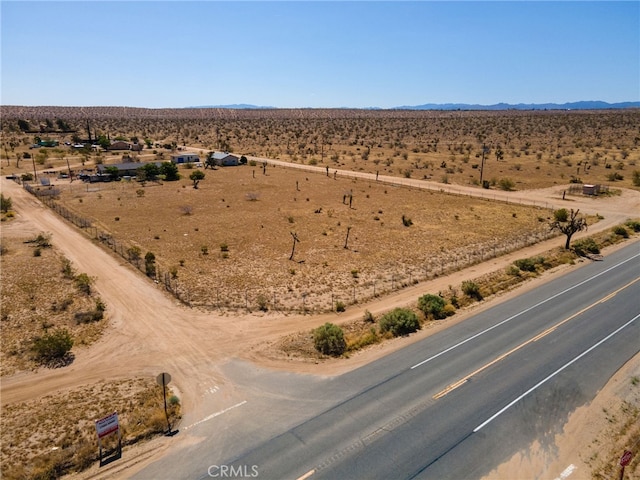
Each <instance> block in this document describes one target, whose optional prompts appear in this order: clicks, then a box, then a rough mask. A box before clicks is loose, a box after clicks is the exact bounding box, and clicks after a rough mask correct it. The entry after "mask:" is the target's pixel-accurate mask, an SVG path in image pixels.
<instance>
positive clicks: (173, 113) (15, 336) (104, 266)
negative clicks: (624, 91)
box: [0, 106, 640, 478]
mask: <svg viewBox="0 0 640 480" xmlns="http://www.w3.org/2000/svg"><path fill="white" fill-rule="evenodd" d="M0 108H1V113H2V149H1V152H0V154H1V158H0V171H1V172H2V176H3V177H6V176H7V175H11V176H14V177H16V179H17V180H18V181H19V182H21V183H23V184H24V183H26V184H29V185H32V189H33V191H34V193H35V195H31V194H30V193H28V192H27V191H26V190H24V189H23V188H22V186H21V185H19V183H16V182H14V181H11V180H7V179H6V178H3V180H2V187H3V188H2V190H3V196H4V197H5V198H10V199H11V201H12V205H11V208H8V209H7V211H5V212H4V213H3V217H2V221H3V223H2V238H1V240H2V257H1V260H2V322H3V323H2V326H3V329H2V332H3V333H2V352H1V355H2V356H1V358H2V385H3V386H2V409H3V429H2V445H3V447H2V465H3V471H2V475H3V477H5V478H25V477H27V478H38V477H37V476H38V475H41V474H45V473H46V472H53V473H51V475H54V476H59V475H61V474H62V473H69V472H71V471H74V470H78V469H82V468H85V467H87V466H89V465H91V463H92V461H94V460H95V457H94V456H92V455H91V453H89V452H91V451H92V448H93V446H92V445H91V430H92V428H93V425H92V422H91V421H88V420H87V418H89V419H92V418H93V417H99V416H100V415H101V412H100V408H102V409H103V410H104V409H105V408H108V407H107V406H106V405H105V406H102V407H100V408H96V409H95V410H92V411H89V410H87V407H86V406H84V407H82V406H80V407H79V409H78V411H77V412H75V413H73V415H74V416H69V417H65V415H63V414H62V413H60V414H59V415H60V418H64V420H62V423H67V424H68V429H69V430H70V431H74V429H75V431H76V433H77V435H80V436H81V437H82V438H83V440H82V442H81V443H78V444H77V445H74V442H73V441H71V440H69V438H70V435H71V433H60V432H59V431H54V430H53V429H49V430H48V429H47V427H46V424H45V427H44V431H41V432H39V433H38V435H33V436H32V437H37V438H31V440H29V435H27V434H26V433H25V432H28V431H30V429H32V428H33V426H30V425H29V424H21V423H19V422H15V423H14V422H8V421H7V420H6V419H7V418H12V419H13V418H19V417H21V416H23V415H24V414H23V413H20V412H26V411H39V409H41V408H43V405H45V404H48V403H52V402H53V403H55V402H60V399H61V398H62V396H64V395H70V394H72V395H74V396H77V397H82V398H85V399H90V398H94V397H95V396H98V392H100V391H104V390H106V389H114V390H117V391H118V392H119V394H118V396H120V397H122V398H123V399H125V400H124V404H122V405H121V406H119V407H118V408H119V410H120V411H122V412H123V417H124V419H125V420H124V421H125V422H126V425H127V427H126V429H127V430H126V431H127V433H128V434H129V435H128V438H129V440H130V441H132V442H133V441H135V440H138V439H141V438H147V437H149V436H150V435H153V434H157V433H161V432H162V429H163V425H162V421H161V420H162V416H161V415H160V416H159V413H158V408H160V406H161V405H160V401H159V400H158V398H159V397H158V396H157V393H158V389H157V386H156V385H155V384H154V376H153V374H152V373H153V372H156V373H157V370H158V368H161V365H163V361H164V360H165V359H166V352H167V351H169V350H173V351H184V352H190V353H188V354H187V353H184V355H179V356H177V358H175V359H172V360H171V362H170V364H171V366H172V367H173V369H174V371H175V372H177V373H184V372H186V371H188V370H189V367H190V366H191V365H199V364H201V363H203V362H204V361H206V362H212V363H213V364H215V362H219V361H220V360H221V359H224V358H229V357H233V356H245V357H248V358H251V359H252V360H253V361H256V362H262V363H263V364H265V365H269V366H271V367H273V368H290V369H297V370H298V371H308V372H312V373H314V372H315V373H318V372H320V371H322V373H323V374H328V373H332V374H336V373H339V372H340V371H343V370H344V369H345V368H354V367H355V366H356V365H357V362H361V361H365V359H369V360H370V359H372V358H373V355H372V353H371V351H372V350H371V349H369V350H366V349H365V351H363V352H362V354H356V355H355V357H356V358H355V361H354V359H352V358H349V359H331V358H326V357H323V356H318V355H313V352H310V353H309V355H308V356H307V357H306V358H305V355H304V354H303V355H298V354H299V353H300V352H301V351H302V352H304V351H305V348H298V347H299V346H295V348H293V349H292V350H291V351H289V352H287V348H289V347H287V344H289V345H290V344H291V342H292V340H291V339H294V340H293V342H294V343H295V342H297V341H298V340H299V339H300V338H301V336H302V337H305V336H307V337H308V336H309V332H310V331H311V329H312V328H315V327H317V326H318V325H321V324H323V323H324V322H325V321H328V320H330V321H332V322H335V323H337V324H341V325H344V326H345V330H347V331H349V328H351V327H350V326H353V325H354V324H356V323H358V322H361V319H362V317H363V311H364V310H365V309H366V310H367V311H369V310H370V311H371V312H373V314H375V315H378V314H380V313H383V312H385V311H388V310H390V309H391V308H393V307H395V306H408V307H410V308H413V309H415V303H416V300H417V298H418V296H419V295H420V294H422V293H432V294H441V295H442V296H446V295H449V296H450V295H451V292H452V291H454V290H455V291H458V290H460V284H461V283H462V282H463V281H465V280H475V281H478V282H479V280H478V279H480V278H482V277H483V276H487V275H489V274H491V273H492V272H500V273H501V274H504V272H505V271H506V269H507V268H508V267H510V266H511V265H513V262H514V261H515V260H517V259H523V258H529V257H531V258H533V257H535V256H538V257H541V256H542V257H545V258H547V259H549V258H551V257H554V258H556V257H557V258H560V259H561V260H558V263H557V264H554V266H555V268H554V270H552V271H554V272H555V271H558V270H562V269H566V268H573V266H574V265H575V264H576V262H578V263H579V262H581V261H585V260H584V259H580V258H578V257H577V256H566V255H565V252H563V249H562V245H563V238H562V237H561V236H559V233H558V232H557V231H552V230H551V229H550V228H549V224H550V222H551V221H552V219H553V217H554V208H558V207H557V206H558V205H562V206H566V208H571V209H576V210H577V209H580V211H581V212H583V213H584V215H585V218H586V221H587V223H588V225H589V228H588V231H587V232H581V233H579V234H577V235H576V237H575V239H581V238H585V237H586V236H587V235H589V236H593V238H596V239H597V240H596V241H597V242H598V243H599V244H600V245H601V246H602V247H603V248H604V247H606V246H608V245H611V244H617V243H618V242H620V241H629V240H628V239H627V238H625V237H624V235H622V234H621V233H620V232H621V230H620V228H623V229H625V231H626V232H628V235H627V236H628V237H631V239H632V240H636V239H637V234H636V233H635V232H634V229H633V228H631V227H624V224H625V222H628V221H629V220H634V219H635V220H636V221H637V217H638V212H639V211H640V200H639V198H640V169H639V168H638V167H637V162H638V161H639V160H640V130H639V128H638V125H640V111H638V110H633V109H632V110H620V111H584V112H582V111H581V112H566V111H548V112H547V111H536V112H528V111H527V112H515V111H507V112H409V111H362V110H265V111H254V110H224V109H180V110H170V109H167V110H164V109H162V110H151V109H133V108H113V107H111V108H108V107H95V108H71V107H69V108H65V107H7V106H2V107H0ZM36 136H37V137H39V138H40V140H43V139H45V141H55V142H57V143H58V144H57V145H56V146H52V147H40V148H33V145H34V143H35V137H36ZM101 136H103V137H108V138H109V139H110V140H116V139H120V141H126V142H128V143H130V144H131V145H141V146H142V147H143V148H141V149H140V150H139V151H131V150H126V151H117V152H115V151H102V150H101V149H94V148H74V147H73V145H74V144H76V145H77V144H78V142H79V141H81V140H82V139H85V138H86V137H89V138H91V137H93V138H98V137H101ZM65 143H68V144H69V145H65ZM178 151H190V152H197V153H199V155H200V157H201V159H202V160H204V159H205V158H206V156H207V155H208V153H209V152H212V151H228V152H235V153H236V154H237V155H246V156H247V157H249V161H248V163H247V164H246V165H240V166H237V167H217V168H214V169H209V168H207V169H204V168H203V167H202V166H200V167H199V166H197V165H191V164H187V165H181V166H180V169H179V172H180V176H181V178H180V179H179V180H176V181H168V180H166V179H159V180H157V181H146V182H144V183H140V182H137V181H135V180H133V179H129V180H122V181H117V182H105V183H88V182H81V181H79V180H77V174H78V172H80V171H82V170H84V171H90V170H93V169H95V168H96V167H97V166H98V165H109V164H115V163H121V162H123V161H128V162H133V163H140V164H141V165H142V164H143V163H145V162H151V161H154V162H155V161H158V162H165V161H168V160H169V159H170V155H171V154H172V153H175V152H178ZM262 159H265V161H266V160H267V159H268V160H270V163H268V164H265V163H263V160H262ZM275 161H280V162H284V164H282V163H276V162H275ZM303 168H305V169H303ZM196 170H201V171H202V172H203V173H204V178H203V179H202V180H201V181H200V183H199V184H198V188H194V184H193V182H192V181H191V180H190V179H189V176H190V174H191V173H192V172H193V171H196ZM346 172H349V174H346ZM30 176H31V179H29V177H30ZM74 177H75V179H74ZM43 179H44V180H46V181H44V182H43V181H42V180H43ZM403 182H405V184H403ZM409 182H415V183H409ZM584 184H595V185H601V186H602V188H601V193H602V194H601V195H598V196H585V195H583V185H584ZM56 212H57V213H56ZM65 218H67V219H71V220H73V223H72V222H70V221H67V220H65ZM74 224H75V225H74ZM614 227H617V228H618V230H617V232H618V233H616V231H614V230H612V229H614ZM598 234H599V235H600V236H598ZM36 251H37V252H38V253H37V254H36ZM540 263H544V262H542V261H541V262H540ZM114 264H118V268H117V269H114V268H112V267H113V265H114ZM150 265H151V266H152V267H153V268H150ZM556 265H559V267H558V266H556ZM511 271H512V273H513V272H514V270H513V268H512V267H511ZM538 274H539V275H538ZM513 276H514V275H513V274H512V277H513ZM539 276H540V277H543V276H544V275H542V269H540V271H538V272H536V274H535V275H533V274H532V275H531V276H526V275H525V276H524V280H531V281H533V279H537V278H538V277H539ZM525 283H526V282H525ZM483 285H484V284H483ZM483 288H484V290H483V292H482V293H483V297H485V299H486V300H490V299H494V298H495V297H496V294H498V293H501V292H500V289H498V288H493V287H491V286H487V287H484V286H483ZM505 288H507V289H511V288H513V287H512V286H511V285H508V286H507V287H505ZM134 299H135V301H134ZM142 299H144V300H142ZM463 310H464V308H462V309H461V311H463ZM163 312H166V317H167V318H164V317H163ZM451 318H452V319H455V318H456V316H453V317H451ZM423 321H424V322H426V321H427V320H426V319H423ZM367 328H368V327H367ZM211 329H213V330H215V331H218V332H220V334H221V337H222V340H221V341H220V343H219V344H217V345H216V351H215V352H213V351H211V350H209V349H208V348H207V347H206V346H205V345H204V344H199V343H197V342H195V340H194V336H197V335H198V333H200V334H201V335H203V334H204V332H205V331H210V330H211ZM60 330H65V331H67V332H68V333H69V335H70V336H71V337H72V338H73V340H74V341H73V349H72V350H71V353H70V355H69V356H67V357H65V358H64V361H63V362H58V363H57V364H55V365H52V364H49V363H47V362H43V361H42V359H39V358H38V357H34V353H33V352H34V351H33V345H34V342H35V341H36V340H37V339H38V338H42V337H43V336H45V335H47V334H48V333H49V332H54V331H60ZM427 330H428V329H425V330H424V331H423V332H421V333H420V334H419V335H426V334H428V332H427ZM151 332H152V333H151ZM354 335H356V336H357V335H358V334H357V332H356V333H354ZM149 336H151V337H152V339H153V340H154V341H153V342H150V338H149ZM169 338H170V340H168V339H169ZM416 338H417V337H416ZM403 341H413V340H412V339H405V340H403ZM123 345H126V346H133V347H123ZM194 345H197V346H195V347H194ZM394 345H396V347H395V348H399V344H398V343H397V342H396V343H394ZM181 349H182V350H181ZM292 351H295V352H296V353H297V354H296V355H292V354H291V352H292ZM384 351H385V350H384V347H382V348H381V349H378V350H376V352H377V353H376V355H381V354H382V353H383V352H384ZM367 355H368V356H367ZM296 358H297V360H296ZM105 359H109V360H110V361H109V362H106V360H105ZM347 360H348V361H347ZM318 362H319V363H318ZM635 363H636V364H637V359H636V361H635ZM125 366H126V367H127V368H124V367H125ZM209 368H210V369H211V371H210V372H209V373H211V372H215V367H209ZM67 371H71V372H73V373H69V374H67V375H63V374H62V373H64V372H67ZM629 371H631V372H633V373H632V374H631V377H632V378H636V379H637V370H633V367H630V370H629ZM185 376H187V377H188V376H189V375H185ZM201 376H202V377H204V372H200V373H199V374H198V375H196V376H195V378H191V379H190V380H188V381H187V380H184V381H183V382H182V383H180V384H177V385H176V386H175V391H173V392H171V396H172V397H171V398H172V399H173V400H172V405H173V408H174V409H173V410H172V419H173V421H175V422H177V421H178V420H179V419H180V417H181V416H186V419H187V421H190V420H192V419H195V418H197V415H198V412H199V408H201V407H202V406H201V405H200V404H199V403H198V402H199V401H198V395H197V392H198V389H199V388H201V386H200V383H199V381H200V380H201V378H200V377H201ZM220 382H221V383H224V379H220ZM617 382H618V383H616V389H615V392H614V391H611V392H608V393H605V394H606V395H608V396H607V398H608V399H609V400H610V401H611V402H614V403H616V402H620V404H622V405H626V404H625V403H624V402H628V403H629V405H631V406H632V407H633V406H635V407H633V408H627V409H626V411H627V412H629V413H628V416H627V417H626V418H627V419H629V418H631V419H637V416H638V409H637V397H635V396H634V395H637V391H636V390H634V389H623V388H622V387H619V385H620V382H622V383H624V380H617ZM634 385H635V384H634ZM228 387H229V388H231V389H232V386H229V385H228ZM623 391H624V393H620V392H623ZM618 395H621V397H618ZM74 398H75V397H74ZM150 398H152V399H155V400H154V401H155V402H156V403H155V404H154V402H152V401H150V400H148V399H150ZM134 407H135V408H134ZM111 408H113V407H111ZM138 408H139V409H140V410H139V409H138ZM78 412H85V413H84V418H79V417H78V415H80V417H82V413H78ZM102 413H108V412H102ZM591 415H593V412H592V414H591ZM140 416H146V417H148V418H149V419H150V421H149V424H148V425H147V426H145V427H144V428H143V427H141V426H140V420H139V417H140ZM592 421H595V420H593V417H592V416H589V415H585V416H583V417H582V420H581V422H583V423H584V422H587V423H588V422H592ZM610 423H612V422H610ZM623 423H624V422H623ZM576 428H578V427H576ZM599 434H600V433H599V432H598V433H596V432H595V431H594V432H592V433H591V435H594V436H595V435H599ZM606 435H607V439H606V440H599V441H602V442H605V443H606V444H607V446H608V447H607V448H609V446H610V445H611V448H613V446H614V445H615V446H617V444H619V443H620V442H622V443H624V441H625V440H626V439H629V438H631V439H633V438H635V437H637V435H638V432H637V430H633V429H629V428H627V427H625V428H624V432H622V427H621V431H618V432H608V433H607V434H606ZM47 436H49V440H51V439H52V438H56V439H57V440H55V441H56V445H57V447H56V448H57V449H60V451H58V450H55V451H54V452H50V451H49V452H47V451H46V449H45V448H44V447H43V444H46V443H47V442H46V441H41V440H38V439H41V438H45V439H47ZM569 441H571V440H569ZM93 449H94V450H95V448H93ZM61 451H66V452H67V453H68V455H67V456H66V457H64V456H61ZM602 451H604V450H602ZM94 453H95V452H94ZM611 455H613V453H611ZM74 456H75V457H77V458H76V460H72V458H74ZM10 459H11V460H10ZM26 465H30V467H29V468H27V466H26ZM590 465H591V467H592V469H593V473H592V475H593V476H594V478H602V477H601V476H602V475H603V473H602V472H603V471H605V470H604V469H606V468H608V467H606V462H604V463H600V458H598V459H597V461H596V459H595V458H594V459H592V461H591V463H590ZM637 465H638V462H635V463H633V464H632V466H633V468H629V469H628V470H627V472H628V473H629V474H634V472H636V471H637ZM505 468H509V467H505ZM511 468H513V467H511Z"/></svg>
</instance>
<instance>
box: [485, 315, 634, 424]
mask: <svg viewBox="0 0 640 480" xmlns="http://www.w3.org/2000/svg"><path fill="white" fill-rule="evenodd" d="M638 318H640V314H638V315H636V316H635V317H633V318H632V319H631V320H629V321H628V322H627V323H625V324H624V325H622V326H621V327H619V328H617V329H616V330H614V331H613V332H611V333H610V334H609V335H607V336H606V337H604V338H603V339H602V340H600V341H599V342H598V343H596V344H595V345H592V346H591V347H589V348H588V349H587V350H585V351H584V352H582V353H581V354H580V355H578V356H577V357H575V358H574V359H573V360H571V361H570V362H567V363H565V364H564V365H563V366H562V367H560V368H559V369H558V370H556V371H555V372H553V373H552V374H551V375H549V376H548V377H547V378H545V379H544V380H541V381H540V382H538V383H537V384H536V385H534V386H533V387H531V388H530V389H529V390H527V391H526V392H524V393H523V394H522V395H520V396H519V397H518V398H516V399H515V400H513V401H512V402H511V403H509V404H508V405H507V406H505V407H503V408H502V409H501V410H499V411H498V412H497V413H495V414H494V415H493V416H491V417H490V418H489V419H487V420H485V421H484V422H483V423H481V424H480V425H478V426H477V427H476V428H474V429H473V433H476V432H477V431H478V430H480V429H481V428H483V427H485V426H486V425H487V424H489V423H490V422H492V421H493V420H495V419H496V418H497V417H498V416H499V415H502V414H503V413H504V412H505V411H507V410H508V409H509V408H511V407H513V406H514V405H515V404H516V403H518V402H519V401H520V400H522V399H523V398H524V397H526V396H527V395H529V394H530V393H531V392H533V391H534V390H535V389H536V388H538V387H539V386H541V385H542V384H544V383H546V382H547V381H549V380H550V379H552V378H553V377H555V376H556V375H557V374H558V373H560V372H561V371H563V370H564V369H565V368H567V367H569V366H570V365H572V364H573V363H575V362H577V361H578V360H580V359H581V358H582V357H584V356H585V355H586V354H587V353H589V352H590V351H591V350H593V349H595V348H597V347H599V346H600V345H602V344H603V343H604V342H606V341H607V340H609V339H610V338H611V337H613V336H614V335H616V334H617V333H618V332H620V331H621V330H623V329H624V328H626V327H628V326H629V325H631V324H632V323H633V322H635V321H636V320H637V319H638Z"/></svg>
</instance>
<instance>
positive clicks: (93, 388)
mask: <svg viewBox="0 0 640 480" xmlns="http://www.w3.org/2000/svg"><path fill="white" fill-rule="evenodd" d="M170 397H171V393H170V392H168V393H167V398H170ZM168 407H169V408H168V411H169V414H170V422H171V423H172V425H173V424H175V422H176V421H177V420H178V419H179V418H180V405H179V403H178V402H168ZM114 411H116V412H118V419H119V423H120V427H121V431H122V442H123V445H127V444H131V443H135V442H136V441H138V440H140V439H143V438H147V437H149V436H151V435H155V434H158V433H162V432H164V431H166V428H167V423H166V419H165V415H164V407H163V400H162V389H161V388H160V387H158V385H157V384H156V383H155V381H154V380H153V379H149V378H144V379H142V378H136V379H128V380H121V381H113V382H102V383H98V384H93V385H87V386H83V387H79V388H75V389H72V390H70V391H65V392H58V393H56V394H53V395H48V396H46V397H42V398H36V399H33V400H30V401H28V402H22V403H18V404H12V405H8V406H6V407H4V409H3V412H2V430H1V432H0V438H1V440H2V449H1V452H2V454H1V459H2V462H1V463H2V472H1V474H2V478H4V479H7V480H14V479H15V480H18V479H24V478H59V477H60V476H61V475H62V474H63V473H69V472H72V471H79V470H82V469H84V468H86V467H88V466H89V465H91V464H92V463H94V462H97V461H98V441H97V437H96V430H95V425H94V421H95V420H97V419H99V418H102V417H104V416H105V415H108V414H110V413H111V412H114ZM114 441H115V435H112V436H110V437H107V438H106V439H105V442H106V443H104V445H103V448H105V449H108V448H112V447H113V446H114V445H115V443H114Z"/></svg>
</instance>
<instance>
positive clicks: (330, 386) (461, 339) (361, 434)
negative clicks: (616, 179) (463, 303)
mask: <svg viewBox="0 0 640 480" xmlns="http://www.w3.org/2000/svg"><path fill="white" fill-rule="evenodd" d="M639 267H640V244H639V243H638V242H634V243H633V244H631V245H629V246H627V247H625V248H623V249H620V250H618V251H617V252H615V253H612V254H610V255H608V256H607V257H606V258H605V259H604V261H602V262H594V263H590V264H586V265H585V266H584V267H582V268H579V269H577V270H574V271H572V272H570V273H568V274H567V275H564V276H562V277H560V278H557V279H555V280H553V281H551V282H548V283H546V284H544V285H542V286H540V287H539V288H536V289H534V290H530V291H528V292H526V293H524V294H522V295H520V296H518V297H516V298H514V299H512V300H509V301H506V302H504V303H502V304H500V305H497V306H495V307H493V308H491V309H488V310H485V311H483V312H482V313H479V314H477V315H476V316H474V317H472V318H470V319H468V320H466V321H464V322H461V323H458V324H456V325H454V326H452V327H451V328H448V329H446V330H444V331H442V332H440V333H438V334H435V335H432V336H429V337H427V338H425V339H424V340H423V341H420V342H417V343H415V344H412V345H410V346H408V347H407V348H404V349H402V350H400V351H397V352H395V353H393V354H390V355H388V356H386V357H384V358H382V359H380V360H378V361H376V362H373V363H371V364H369V365H366V366H364V367H362V368H359V369H357V370H354V371H352V372H349V373H347V374H344V375H341V376H339V377H335V378H323V377H315V376H308V375H295V374H287V373H278V372H270V371H266V370H260V369H258V368H257V367H255V366H253V365H250V364H246V363H243V362H240V361H233V362H230V363H229V364H228V365H227V366H226V367H225V368H226V373H227V374H228V375H229V376H230V377H231V378H232V379H233V381H234V382H236V384H237V385H238V388H240V389H243V390H244V392H245V393H246V396H247V399H246V401H243V402H240V403H238V404H235V405H233V406H232V407H230V408H228V409H226V410H225V411H222V412H218V414H216V415H214V416H212V417H211V418H209V419H206V420H207V421H204V422H201V423H199V424H198V425H193V426H185V429H190V430H191V435H193V436H194V438H197V441H195V442H191V443H190V444H189V445H188V446H186V447H184V448H182V449H180V450H178V451H175V452H171V453H170V454H168V455H166V456H164V457H163V458H162V459H160V460H158V461H157V462H155V463H152V464H151V465H149V466H148V467H146V468H145V469H143V470H142V471H140V472H138V474H137V475H136V478H201V479H204V478H260V479H293V480H296V479H300V478H305V479H312V480H315V479H319V478H324V479H350V478H353V479H376V478H380V479H405V478H421V479H431V478H433V479H446V478H451V479H464V478H479V477H481V476H482V475H484V474H486V473H488V472H490V471H491V470H492V469H493V468H495V467H496V466H497V465H499V464H500V463H501V462H502V461H504V460H506V459H508V458H510V457H511V456H512V455H513V454H514V453H516V452H517V451H519V450H521V449H526V448H527V446H528V445H530V444H531V443H532V442H533V441H538V442H539V444H540V445H541V447H542V448H543V449H545V451H547V452H548V454H549V455H553V453H554V452H553V450H554V436H555V435H556V434H557V433H559V432H560V431H562V427H563V425H564V423H565V422H566V421H567V419H568V416H569V415H570V413H571V412H572V411H574V410H575V409H576V408H577V407H579V406H581V405H584V404H586V403H588V402H589V401H590V400H591V399H593V397H595V395H596V393H597V391H598V390H599V389H600V388H601V387H602V386H603V385H604V384H605V383H606V382H607V380H608V379H609V378H610V377H611V376H612V375H613V374H614V373H615V372H616V370H618V369H619V368H620V367H621V366H622V365H623V364H624V363H625V362H626V361H628V360H629V359H631V358H632V357H633V356H634V355H636V354H637V353H638V351H639V349H640V341H639V340H640V325H639V324H640V277H638V272H640V268H639ZM558 474H560V472H558Z"/></svg>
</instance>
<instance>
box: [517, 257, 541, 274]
mask: <svg viewBox="0 0 640 480" xmlns="http://www.w3.org/2000/svg"><path fill="white" fill-rule="evenodd" d="M513 264H514V265H515V266H516V267H518V268H519V269H520V270H522V271H523V272H535V271H536V264H535V262H534V261H533V259H532V258H519V259H518V260H516V261H514V262H513Z"/></svg>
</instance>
